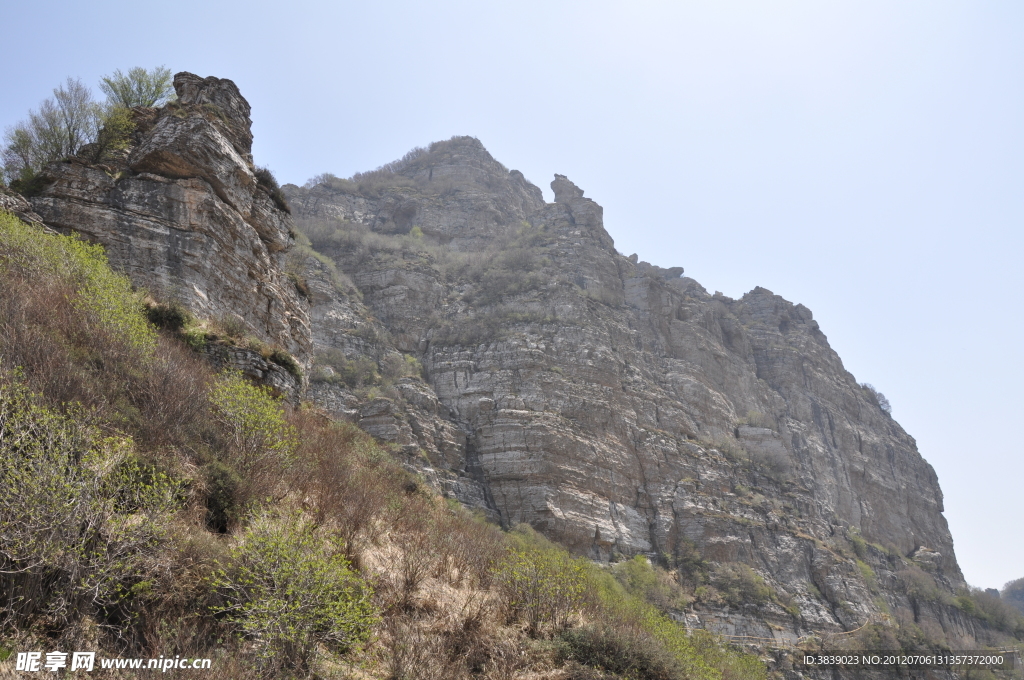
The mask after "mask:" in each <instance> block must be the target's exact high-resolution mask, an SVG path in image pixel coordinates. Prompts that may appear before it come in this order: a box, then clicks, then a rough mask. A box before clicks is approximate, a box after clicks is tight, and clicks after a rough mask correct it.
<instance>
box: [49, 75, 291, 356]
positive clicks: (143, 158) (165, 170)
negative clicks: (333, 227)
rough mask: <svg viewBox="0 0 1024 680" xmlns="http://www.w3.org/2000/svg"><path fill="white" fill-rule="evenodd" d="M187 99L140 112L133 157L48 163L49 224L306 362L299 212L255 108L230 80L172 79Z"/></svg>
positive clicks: (141, 282) (167, 293) (166, 296)
mask: <svg viewBox="0 0 1024 680" xmlns="http://www.w3.org/2000/svg"><path fill="white" fill-rule="evenodd" d="M174 87H175V90H176V92H177V94H178V99H177V100H176V101H175V102H172V103H171V104H168V105H167V106H165V107H163V108H162V109H135V110H133V118H134V122H135V131H134V133H133V134H132V139H131V143H130V146H129V148H128V149H127V153H125V154H122V155H120V156H118V157H115V158H113V159H110V158H107V159H104V162H102V163H95V162H90V161H89V160H87V159H85V158H72V159H70V160H68V161H65V162H61V163H54V164H52V165H50V166H48V167H47V168H46V170H45V171H44V174H43V180H44V181H45V183H46V185H47V186H46V188H45V189H44V190H43V191H42V193H41V194H39V195H38V196H35V197H33V198H32V199H31V200H32V207H33V209H34V210H35V211H36V212H37V213H38V214H39V215H40V216H41V219H42V220H43V222H45V223H46V224H47V225H48V226H50V227H53V228H55V229H57V230H59V231H63V232H76V233H79V234H82V235H83V236H85V237H86V238H88V239H89V240H91V241H94V242H98V243H101V244H103V246H104V247H105V248H106V250H107V255H108V257H109V259H110V262H111V264H112V265H113V266H114V267H115V268H117V269H120V270H122V271H124V272H126V273H128V275H129V276H130V277H131V278H132V281H133V282H134V283H135V284H136V285H138V286H140V287H142V288H145V289H147V290H149V291H150V292H151V293H152V294H153V295H154V296H155V297H157V298H159V299H161V300H165V301H167V300H176V301H178V302H180V303H182V304H184V305H185V306H186V307H188V308H190V309H191V310H192V311H194V312H195V313H196V314H197V315H198V316H201V317H204V318H221V319H224V318H230V319H233V320H235V321H236V322H241V323H243V324H244V325H245V327H246V330H247V332H248V333H249V334H251V335H253V336H254V337H256V338H257V339H259V340H260V341H263V342H265V343H268V344H270V345H276V346H278V347H280V348H282V349H284V350H286V351H288V352H290V353H291V354H293V355H295V356H296V357H297V358H298V359H299V361H300V362H305V361H306V360H308V355H309V351H310V330H309V321H308V313H307V309H306V304H305V302H304V300H303V299H302V298H301V296H300V295H299V293H298V291H297V290H296V288H295V285H294V283H293V282H292V281H291V280H290V279H289V278H288V276H287V275H286V273H285V272H284V269H283V258H284V253H285V251H286V250H287V249H288V248H289V247H290V245H291V242H292V231H291V219H290V217H289V215H288V213H287V212H286V211H285V210H283V209H282V208H281V206H279V205H277V204H276V203H275V200H274V198H273V197H272V190H273V187H272V186H268V184H267V182H261V181H260V179H259V177H258V175H257V169H256V168H255V166H254V165H253V163H252V153H251V151H252V133H251V131H250V126H251V121H250V119H249V104H248V102H246V100H245V99H244V98H243V97H242V96H241V94H240V93H239V92H238V88H237V87H236V86H235V84H234V83H233V82H231V81H230V80H222V79H219V78H200V77H199V76H196V75H193V74H191V73H179V74H177V75H176V76H175V77H174Z"/></svg>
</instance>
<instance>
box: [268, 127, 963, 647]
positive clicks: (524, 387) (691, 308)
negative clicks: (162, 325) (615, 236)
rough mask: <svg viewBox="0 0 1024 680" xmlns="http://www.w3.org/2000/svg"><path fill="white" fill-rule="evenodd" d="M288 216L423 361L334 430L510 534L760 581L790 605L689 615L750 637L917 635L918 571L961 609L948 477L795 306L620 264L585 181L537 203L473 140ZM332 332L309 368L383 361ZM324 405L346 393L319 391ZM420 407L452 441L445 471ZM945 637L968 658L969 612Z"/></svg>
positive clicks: (393, 342)
mask: <svg viewBox="0 0 1024 680" xmlns="http://www.w3.org/2000/svg"><path fill="white" fill-rule="evenodd" d="M285 190H286V192H287V193H288V196H289V200H290V202H291V204H292V206H293V207H294V208H295V213H296V217H297V220H298V224H299V227H300V229H302V230H304V231H305V232H306V233H309V234H310V235H311V238H312V245H313V246H314V247H316V248H318V249H320V250H321V251H322V252H323V253H325V254H327V255H329V256H330V257H332V258H333V261H334V263H335V264H336V265H337V268H338V270H339V271H340V272H341V273H342V274H344V275H347V276H348V277H350V279H351V281H353V282H354V284H355V287H356V288H357V289H358V292H359V294H360V295H361V297H362V299H361V300H358V301H357V302H358V305H357V306H358V307H359V308H360V309H363V310H365V311H363V312H360V313H359V314H363V315H366V314H368V315H369V317H368V318H371V317H372V319H373V323H375V324H379V326H380V327H381V332H380V334H379V336H378V337H380V338H384V337H385V335H386V341H384V340H382V341H381V342H379V343H377V350H376V351H378V352H379V351H380V347H381V346H383V345H387V347H388V351H394V350H397V351H400V352H403V353H405V354H407V355H409V356H410V357H415V358H416V359H418V360H419V361H420V362H422V365H423V367H424V373H425V376H426V379H427V383H428V385H429V389H426V388H425V387H421V386H419V385H417V387H416V392H417V396H415V397H414V398H412V399H406V398H405V396H404V393H403V392H402V389H403V388H402V387H401V386H400V385H395V386H394V389H392V390H391V392H390V393H389V395H386V396H384V397H376V398H375V399H371V400H370V401H369V402H361V400H360V396H359V390H349V391H348V394H349V397H347V399H348V401H346V402H345V403H344V406H343V407H341V406H339V407H338V412H339V413H341V412H344V413H346V414H347V415H345V416H344V417H346V418H349V419H351V420H353V421H356V422H361V423H363V426H364V427H365V428H366V429H368V430H369V431H371V432H374V434H376V435H378V436H380V437H382V438H383V439H385V440H390V441H394V442H396V443H402V445H403V446H406V447H409V446H413V447H421V448H423V449H424V450H427V449H430V450H431V454H430V455H428V456H427V458H429V459H430V462H431V465H432V468H433V469H443V468H445V467H447V469H448V470H449V471H452V472H454V473H455V474H456V475H457V478H458V479H462V480H466V482H467V484H466V485H467V486H471V487H472V488H473V499H475V502H478V503H480V502H482V503H483V504H484V505H485V507H487V508H488V509H489V510H490V511H491V512H492V513H493V514H494V515H497V516H498V517H500V519H501V521H502V522H503V523H504V524H506V525H512V524H515V523H518V522H527V523H529V524H530V525H532V526H534V527H535V528H537V529H539V530H541V531H543V532H544V533H545V534H547V535H548V536H550V537H552V538H554V539H556V540H559V541H560V542H562V543H564V544H565V545H568V546H570V547H572V548H573V549H574V550H576V551H578V552H579V553H582V554H587V555H590V556H592V557H594V558H597V559H603V560H607V559H616V558H617V556H619V555H631V554H636V553H644V554H648V555H650V556H652V558H653V559H655V560H664V561H665V562H667V563H669V564H680V563H682V562H685V561H686V560H687V559H688V558H687V555H689V554H690V553H691V552H692V551H693V550H694V549H695V550H696V551H697V553H699V554H700V555H701V559H702V560H704V566H705V568H707V569H709V570H710V572H711V573H712V574H714V572H715V570H716V569H717V568H718V567H719V566H722V565H730V564H736V563H739V564H744V565H749V566H750V567H752V568H753V569H754V571H755V572H756V573H757V574H759V575H760V576H761V577H763V578H764V579H765V582H766V583H767V584H768V585H769V586H770V587H771V588H772V589H773V593H774V594H773V596H772V601H771V602H768V603H762V604H761V605H759V608H758V611H757V613H756V614H753V613H751V612H746V613H744V612H736V611H735V610H732V609H729V608H727V607H726V608H720V609H716V608H715V607H714V606H713V605H708V606H704V607H698V609H697V610H695V611H694V612H692V613H691V614H690V616H691V617H695V621H703V622H705V623H709V624H711V625H713V626H718V627H719V628H720V629H722V630H727V631H732V632H735V633H737V634H757V635H764V636H769V637H771V636H775V637H779V636H782V637H786V636H789V637H795V636H796V635H799V634H801V633H806V632H807V631H810V630H815V631H828V630H832V631H841V630H847V629H852V628H856V627H857V626H860V625H861V624H863V623H865V622H868V621H877V620H882V619H884V618H885V617H887V616H889V614H888V613H887V612H890V611H897V612H904V613H905V612H907V611H911V610H913V612H920V611H921V606H920V605H919V604H913V605H912V603H911V602H910V601H909V600H908V599H907V597H906V595H905V593H902V594H901V590H905V588H904V587H903V586H902V585H901V583H903V581H901V580H900V579H905V577H906V575H905V574H902V573H901V572H906V570H907V569H909V568H911V567H918V568H925V567H926V568H927V570H928V573H929V574H930V578H932V579H934V580H936V581H937V582H938V583H939V584H940V586H941V587H942V588H944V589H945V590H946V591H947V592H952V590H953V589H954V588H955V587H956V586H958V585H960V584H962V580H963V579H962V576H961V574H960V571H959V568H958V566H957V564H956V560H955V557H954V554H953V546H952V539H951V537H950V534H949V530H948V528H947V526H946V522H945V519H944V518H943V516H942V494H941V491H940V489H939V486H938V482H937V478H936V475H935V473H934V471H933V470H932V468H931V466H929V465H928V464H927V462H925V461H924V459H923V458H922V457H921V455H920V454H919V453H918V451H917V448H916V444H915V442H914V440H913V438H911V437H910V436H909V435H907V433H906V432H904V431H903V429H902V428H901V427H900V426H899V424H898V423H897V422H896V421H894V420H893V419H892V418H891V417H890V416H889V415H888V414H887V413H886V412H885V411H883V410H882V409H881V408H880V406H879V404H878V402H877V400H876V399H875V397H874V395H873V394H872V393H871V392H870V390H867V389H865V388H863V387H861V386H860V385H859V384H858V383H857V381H856V380H855V379H854V377H853V376H852V375H851V374H850V373H849V372H847V371H846V370H845V368H844V367H843V365H842V362H841V360H840V359H839V357H838V356H837V355H836V353H835V352H834V351H833V350H832V349H831V347H829V344H828V342H827V339H826V337H825V335H824V334H823V333H822V332H821V330H820V329H819V328H818V325H817V323H816V322H815V321H814V319H813V316H812V314H811V312H810V310H808V309H807V308H805V307H803V306H802V305H794V304H792V303H790V302H787V301H786V300H784V299H782V298H780V297H779V296H777V295H774V294H773V293H771V291H769V290H766V289H764V288H756V289H754V290H753V291H751V292H749V293H747V294H746V295H745V296H743V298H741V299H739V300H733V299H730V298H727V297H724V296H722V295H720V294H715V295H711V294H709V293H708V292H707V291H706V290H704V288H702V287H701V286H700V285H699V284H698V283H697V282H696V281H694V280H692V279H689V278H685V277H683V276H682V273H683V271H682V268H678V267H677V268H672V269H663V268H659V267H655V266H653V265H650V264H648V263H645V262H641V261H639V260H638V258H637V257H636V256H631V257H624V256H623V255H621V254H619V253H618V252H617V251H616V250H615V248H614V244H613V241H612V239H611V237H610V236H609V235H608V233H607V231H606V230H605V228H604V225H603V215H602V210H601V207H600V206H599V205H598V204H597V203H595V202H594V201H592V200H590V199H589V198H586V197H585V196H584V193H583V191H582V190H580V189H579V188H578V187H576V186H575V185H574V184H573V183H572V182H571V181H569V180H568V179H567V178H566V177H564V176H556V178H555V181H554V182H552V190H553V192H554V195H555V202H554V203H550V204H549V203H544V202H543V200H542V197H541V194H540V192H539V190H537V189H536V187H532V185H529V184H528V183H527V182H525V180H524V179H523V177H522V175H521V173H518V172H516V171H509V170H507V169H506V168H504V167H503V166H501V165H500V164H499V163H497V162H496V161H495V160H494V159H493V158H491V156H490V155H489V154H488V153H487V152H486V150H485V149H484V148H483V147H482V146H481V145H480V143H479V142H478V141H476V140H474V139H470V138H454V139H453V140H451V141H449V142H443V143H438V144H435V145H433V146H432V147H431V148H430V149H429V150H422V151H420V152H417V153H414V154H410V156H408V157H406V159H403V160H402V161H400V162H397V163H395V164H391V165H390V166H387V167H385V168H383V169H381V170H379V171H377V172H375V173H367V174H366V175H362V176H357V177H355V178H353V180H338V179H336V178H331V177H322V178H320V180H319V181H318V182H316V183H313V184H312V185H310V186H307V187H305V188H299V187H295V186H288V187H285ZM332 304H333V305H336V304H337V302H336V301H335V302H330V303H328V302H323V303H321V302H319V301H318V300H317V299H314V303H313V306H312V310H313V311H312V314H313V316H314V319H317V318H318V317H320V316H323V317H326V316H330V315H331V314H334V315H335V316H338V317H342V316H345V313H337V312H328V311H327V310H329V309H331V305H332ZM353 304H356V302H351V303H347V305H348V307H347V309H349V310H350V311H349V312H346V313H347V314H349V316H350V317H351V318H352V319H355V318H357V317H359V314H352V313H351V309H353V307H352V305H353ZM335 309H336V308H335ZM326 328H327V325H323V324H321V323H319V322H315V323H314V329H313V338H314V346H315V348H316V351H318V352H324V351H328V350H331V349H338V350H339V351H341V352H343V353H344V354H345V355H346V356H349V357H352V358H355V357H357V356H359V355H360V353H363V352H364V351H365V348H362V347H360V346H359V344H358V342H359V341H354V340H353V337H354V336H358V335H359V334H358V333H355V332H354V331H353V330H352V328H354V325H353V326H352V327H350V328H349V330H344V329H341V330H340V332H339V330H338V329H337V328H335V329H334V330H331V331H330V332H328V331H327V330H326ZM413 382H415V381H413ZM311 390H314V391H316V390H320V392H321V393H324V394H326V392H329V389H328V388H325V387H324V386H323V385H322V384H320V385H319V386H318V384H317V381H316V378H315V375H314V384H313V385H312V386H311ZM323 398H325V399H326V397H323ZM382 400H383V401H388V402H390V404H389V405H385V404H383V403H382ZM328 401H329V399H328ZM335 402H337V403H341V402H339V401H338V400H337V399H336V400H335ZM417 403H429V404H430V406H429V408H428V409H427V413H428V415H429V418H430V419H431V422H433V423H435V425H434V426H432V427H433V428H434V429H433V431H437V429H438V427H440V428H441V429H445V428H447V427H448V425H444V424H443V423H444V422H445V421H446V422H447V423H450V424H451V425H452V426H453V429H451V430H448V431H449V432H458V436H457V437H450V438H448V439H447V441H446V442H445V445H444V446H443V447H431V444H430V441H431V437H432V436H433V435H431V437H426V436H422V435H421V434H420V432H422V431H423V430H425V429H430V428H423V427H422V425H421V426H419V427H417V426H413V425H412V424H411V421H412V420H415V418H412V417H411V416H410V415H409V414H410V412H411V411H414V410H415V409H416V408H418V407H417V406H416V404H417ZM435 403H436V405H435ZM403 424H408V427H405V425H403ZM437 424H440V425H437ZM463 441H464V443H463ZM434 449H436V452H434ZM453 495H455V494H453ZM462 500H464V501H465V502H469V501H470V499H469V498H463V499H462ZM865 546H866V547H865ZM922 549H927V551H928V553H927V554H928V555H930V557H929V559H930V560H931V562H930V563H929V564H927V565H924V564H923V563H922V562H920V560H918V558H917V556H919V555H920V554H923V553H921V550H922ZM857 550H861V552H860V553H856V551H857ZM855 553H856V554H855ZM857 555H860V557H858V556H857ZM894 556H899V558H898V559H897V558H896V557H894ZM857 559H861V562H862V563H864V564H865V565H867V566H869V567H870V568H871V569H872V570H873V571H872V574H873V577H872V579H873V580H872V579H869V578H868V577H866V576H865V575H864V573H865V572H864V570H863V568H861V567H859V566H858V564H857ZM915 560H917V561H915ZM709 565H710V566H709ZM869 581H871V582H870V583H869ZM787 603H788V604H787ZM787 609H788V611H787ZM794 611H796V612H799V613H798V614H796V615H794ZM913 615H916V614H913ZM928 616H930V617H931V618H930V620H931V621H933V622H936V623H935V625H938V626H941V627H942V628H943V629H944V630H947V632H948V634H949V636H950V638H951V639H953V638H957V637H958V636H959V638H963V639H966V638H967V637H969V636H970V635H971V633H970V630H971V627H970V625H969V624H966V623H964V621H960V620H958V619H957V616H956V614H955V610H953V611H950V610H948V608H946V609H943V608H941V607H939V608H938V609H936V611H935V612H933V613H932V614H928Z"/></svg>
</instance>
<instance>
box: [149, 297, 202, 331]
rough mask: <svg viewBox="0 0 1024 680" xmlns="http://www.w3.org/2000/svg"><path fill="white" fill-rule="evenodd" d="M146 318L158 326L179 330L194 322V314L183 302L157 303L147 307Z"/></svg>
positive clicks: (169, 329)
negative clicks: (189, 311)
mask: <svg viewBox="0 0 1024 680" xmlns="http://www.w3.org/2000/svg"><path fill="white" fill-rule="evenodd" d="M146 318H147V319H149V322H150V323H151V324H153V325H154V326H156V327H157V328H163V329H164V330H168V331H172V332H177V331H180V330H182V329H183V328H185V327H186V326H188V325H189V324H190V323H192V315H191V314H189V313H188V310H187V309H185V307H184V306H182V305H181V303H178V302H169V303H166V304H163V303H159V302H158V303H155V304H152V305H149V306H148V307H146Z"/></svg>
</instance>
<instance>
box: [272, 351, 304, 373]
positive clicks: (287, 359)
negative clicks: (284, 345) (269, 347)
mask: <svg viewBox="0 0 1024 680" xmlns="http://www.w3.org/2000/svg"><path fill="white" fill-rule="evenodd" d="M269 358H270V360H271V361H273V362H274V363H275V364H277V365H278V366H280V367H281V368H283V369H285V370H286V371H288V372H289V373H291V374H292V375H293V376H295V377H296V378H299V379H300V380H301V379H302V368H301V367H300V366H299V362H297V361H295V357H293V356H292V355H291V354H289V353H288V352H285V351H284V350H283V349H274V350H273V351H272V352H271V353H270V357H269Z"/></svg>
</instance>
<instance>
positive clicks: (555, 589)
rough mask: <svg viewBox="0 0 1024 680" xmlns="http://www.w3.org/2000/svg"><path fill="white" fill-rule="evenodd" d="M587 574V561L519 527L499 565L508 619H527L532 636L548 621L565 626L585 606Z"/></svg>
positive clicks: (500, 581)
mask: <svg viewBox="0 0 1024 680" xmlns="http://www.w3.org/2000/svg"><path fill="white" fill-rule="evenodd" d="M585 574H586V567H585V561H583V560H579V559H574V558H572V557H570V556H569V554H568V553H567V552H565V550H564V549H562V548H559V547H557V546H555V545H553V544H551V543H550V542H549V541H547V540H546V539H544V538H543V537H541V536H540V535H539V534H537V533H536V532H534V531H533V530H532V529H530V528H529V527H526V526H522V525H521V526H519V527H517V528H516V530H515V531H514V532H513V533H512V534H511V535H510V546H509V549H508V553H507V554H506V555H505V558H504V559H503V560H502V561H501V563H500V564H499V566H498V583H499V587H500V589H501V593H502V596H503V599H504V602H505V605H506V608H507V611H508V616H509V619H510V620H517V619H518V620H523V621H525V622H526V624H527V626H528V629H529V632H530V634H531V635H536V634H537V633H538V632H539V631H540V628H541V626H542V625H543V624H546V623H551V624H553V625H554V626H556V627H558V626H563V625H565V624H566V623H567V621H568V619H569V617H570V616H571V615H573V614H574V613H576V612H578V611H579V610H580V609H581V607H582V605H583V595H584V592H585V590H586V580H585Z"/></svg>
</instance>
